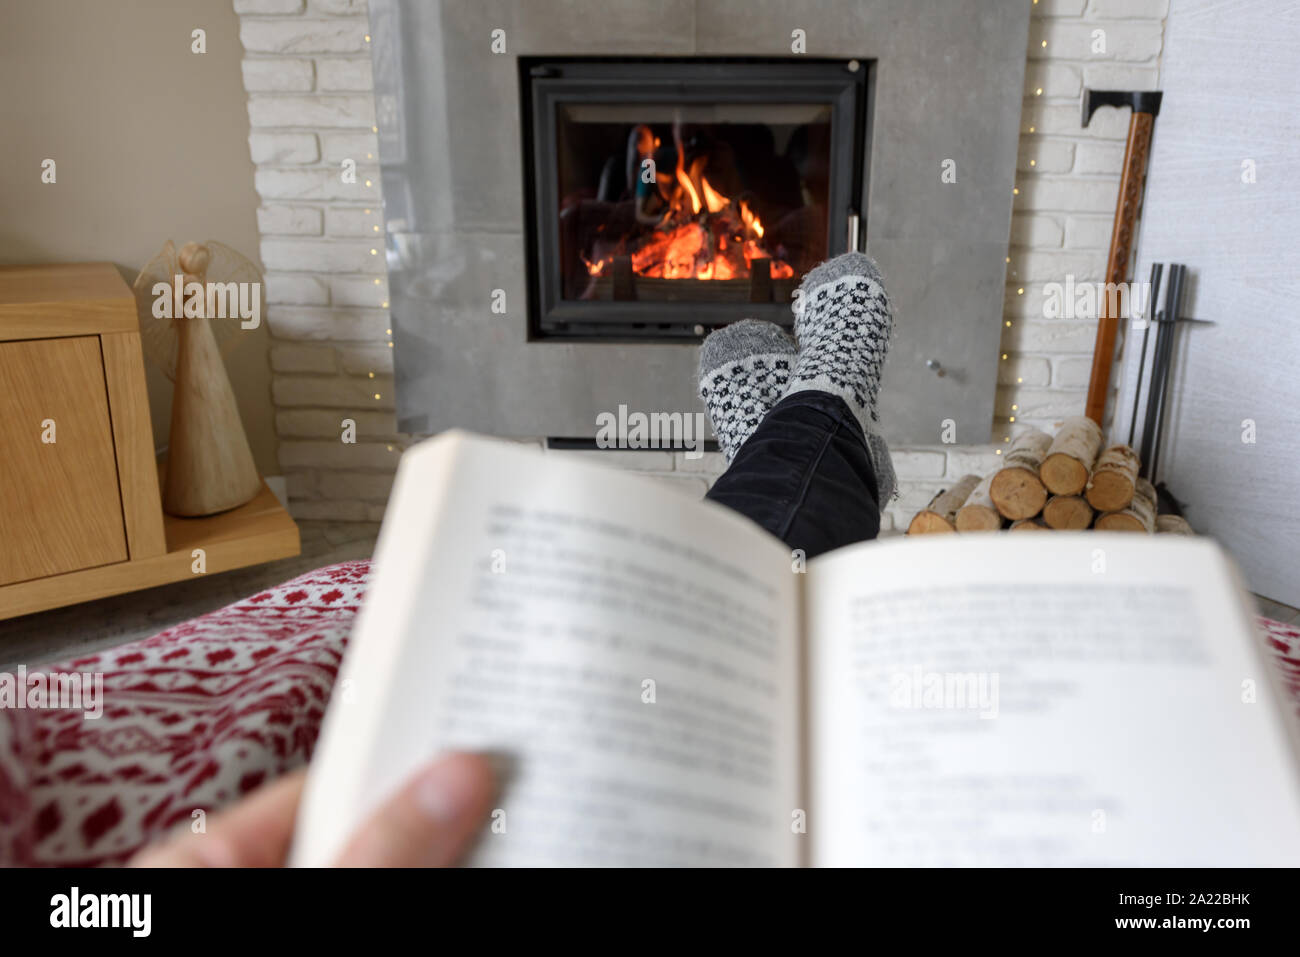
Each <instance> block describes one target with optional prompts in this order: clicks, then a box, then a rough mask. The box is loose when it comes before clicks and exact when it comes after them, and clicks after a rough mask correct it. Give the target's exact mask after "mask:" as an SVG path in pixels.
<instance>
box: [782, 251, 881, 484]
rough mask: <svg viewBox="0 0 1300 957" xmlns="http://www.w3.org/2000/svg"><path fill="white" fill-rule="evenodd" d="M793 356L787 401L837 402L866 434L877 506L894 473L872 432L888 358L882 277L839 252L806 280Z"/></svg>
mask: <svg viewBox="0 0 1300 957" xmlns="http://www.w3.org/2000/svg"><path fill="white" fill-rule="evenodd" d="M794 313H795V319H794V329H795V336H796V338H797V339H798V341H799V357H798V360H797V361H796V363H795V367H794V374H793V375H792V376H791V377H790V384H789V386H787V387H786V392H785V394H786V395H791V394H793V393H796V392H829V393H831V394H832V395H838V396H839V397H840V398H842V399H843V400H844V402H845V403H846V404H847V405H848V407H849V410H850V411H851V412H852V413H853V414H854V416H856V417H857V420H858V422H859V424H861V426H862V431H863V432H864V433H866V437H867V446H868V449H869V451H870V452H871V460H872V464H873V465H874V466H875V470H876V481H877V484H878V486H879V492H880V503H879V504H880V506H881V508H883V507H884V505H885V503H886V502H887V501H888V500H889V499H890V498H891V497H892V496H893V494H894V467H893V462H892V461H891V460H890V457H889V448H888V447H887V446H886V445H885V440H884V439H883V438H882V437H881V436H880V434H879V431H878V419H877V416H876V396H877V395H878V393H879V391H880V372H881V369H882V367H883V366H884V364H885V356H886V355H888V353H889V337H890V334H891V333H892V332H893V328H894V316H893V310H892V308H891V306H890V304H889V298H888V296H887V295H886V294H885V287H884V286H883V285H882V284H881V278H880V270H879V269H878V268H877V266H876V264H875V263H874V262H873V261H872V260H871V257H869V256H867V255H865V254H863V253H844V254H843V255H841V256H836V257H835V258H834V259H832V260H829V261H828V262H824V263H822V264H821V265H820V266H818V267H817V268H816V269H814V270H812V271H811V272H810V273H808V274H807V275H806V276H804V279H803V282H802V283H800V285H799V295H797V296H796V297H795V310H794Z"/></svg>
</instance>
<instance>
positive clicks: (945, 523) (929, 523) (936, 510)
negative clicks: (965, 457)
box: [907, 475, 980, 535]
mask: <svg viewBox="0 0 1300 957" xmlns="http://www.w3.org/2000/svg"><path fill="white" fill-rule="evenodd" d="M979 481H980V477H979V476H978V475H966V476H963V477H962V479H961V481H960V482H958V483H957V484H956V485H954V486H953V487H952V488H950V489H944V490H943V491H942V492H940V493H939V494H938V495H936V496H935V497H934V498H932V499H930V504H929V505H927V506H926V507H925V508H923V509H921V511H919V512H917V513H916V517H915V518H913V519H912V523H911V524H910V525H908V526H907V534H909V535H933V534H935V533H942V532H955V531H957V510H958V509H959V508H961V507H962V505H964V504H965V503H966V499H967V497H968V496H969V495H970V493H971V492H973V491H974V490H975V486H976V485H978V484H979Z"/></svg>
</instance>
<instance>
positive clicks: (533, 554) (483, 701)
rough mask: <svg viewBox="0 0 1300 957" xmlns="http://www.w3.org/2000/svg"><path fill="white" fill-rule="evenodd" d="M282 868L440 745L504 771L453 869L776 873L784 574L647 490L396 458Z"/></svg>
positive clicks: (672, 497)
mask: <svg viewBox="0 0 1300 957" xmlns="http://www.w3.org/2000/svg"><path fill="white" fill-rule="evenodd" d="M376 568H377V571H376V573H375V576H376V577H375V580H374V582H373V584H372V587H371V590H370V592H369V594H368V595H367V597H366V602H365V605H364V608H363V610H362V613H361V616H360V619H359V622H358V626H357V629H356V632H355V633H354V636H353V639H352V643H351V646H350V647H349V649H348V654H347V659H346V661H345V665H344V669H343V671H342V673H341V675H340V683H339V688H338V689H336V691H335V693H334V696H333V699H332V700H331V704H330V710H329V713H328V715H327V718H326V723H325V726H324V729H323V736H322V740H321V744H320V747H319V749H318V751H317V754H316V756H315V758H314V759H313V766H312V772H311V778H310V781H309V785H308V794H307V798H306V802H305V806H304V811H303V814H302V815H301V817H300V819H299V829H298V838H297V847H296V849H295V854H294V860H295V862H296V863H301V864H309V865H320V864H325V863H328V862H329V861H331V860H332V859H333V858H334V857H335V855H336V854H337V853H338V851H339V850H340V849H341V848H342V842H343V841H344V840H345V839H346V838H347V837H348V835H350V833H351V832H352V830H353V829H354V828H355V827H356V825H357V824H358V823H359V822H360V821H361V820H362V818H363V816H364V815H365V814H366V813H368V812H369V811H370V810H372V809H373V808H375V807H376V806H377V805H378V803H379V802H380V801H381V800H382V799H383V798H384V797H385V796H387V795H388V794H390V793H392V792H393V791H394V790H395V789H396V788H397V787H398V786H399V785H400V784H401V783H402V782H403V781H404V780H405V779H406V778H407V777H408V775H409V774H411V773H412V772H414V771H415V770H416V769H417V768H418V767H419V766H420V765H422V764H423V763H424V762H426V761H427V760H429V759H430V758H432V757H433V756H434V755H436V754H438V753H439V752H442V751H444V750H447V749H458V750H468V751H480V752H488V753H490V754H491V755H493V756H495V757H496V758H497V763H498V767H499V769H500V771H501V774H502V775H503V781H504V786H503V791H502V794H501V796H500V798H499V801H498V808H497V812H496V813H495V814H494V815H493V819H492V820H491V821H490V822H487V823H486V825H485V829H484V832H483V835H482V838H481V839H480V841H479V843H478V847H477V850H476V851H475V853H474V854H473V857H472V860H471V861H470V862H469V863H473V864H481V865H556V864H559V865H579V864H602V865H648V866H653V865H677V864H692V865H790V864H794V863H796V862H797V859H796V853H797V851H798V845H797V843H796V840H795V838H794V837H793V835H792V833H791V826H790V821H791V813H792V810H793V809H794V807H795V804H796V794H797V790H798V754H797V747H798V734H797V715H798V711H797V694H798V685H799V681H798V675H797V663H798V657H797V647H798V645H797V639H796V630H797V628H798V621H799V612H798V595H797V587H798V579H799V578H801V577H802V576H795V575H793V574H791V572H790V564H789V553H788V551H787V550H786V549H785V547H784V546H783V545H782V544H781V543H780V542H779V541H777V540H776V539H774V538H772V537H770V536H769V535H767V533H766V532H763V531H762V530H760V529H759V528H758V527H757V526H754V525H751V524H750V523H749V522H748V521H747V520H745V519H743V518H741V517H740V516H738V515H736V514H734V513H732V512H730V511H728V510H726V509H724V508H722V507H720V506H716V505H713V504H712V503H701V502H696V501H692V500H691V499H690V498H689V497H687V496H684V495H682V494H681V493H679V492H676V491H673V490H670V489H666V488H662V487H661V486H659V485H658V484H656V483H655V482H654V481H653V480H651V479H648V478H646V477H644V476H637V475H634V474H629V473H624V472H620V471H617V470H615V469H610V468H608V467H604V466H597V465H591V464H588V463H582V462H579V461H575V460H573V459H566V458H562V457H560V456H555V455H543V454H542V453H541V452H540V451H538V450H536V449H526V448H523V447H521V446H518V445H514V444H511V443H504V442H495V441H490V440H485V439H477V438H471V437H466V436H464V435H463V434H461V435H453V436H448V437H443V438H440V439H436V440H433V441H431V442H427V443H424V444H422V445H421V446H419V447H417V448H416V449H413V450H411V451H409V452H407V453H406V455H405V456H404V457H403V461H402V465H401V469H400V471H399V474H398V478H397V483H396V486H395V488H394V492H393V497H392V502H391V504H390V506H389V510H388V513H387V515H386V516H385V521H384V527H383V530H382V533H381V536H380V540H379V545H378V550H377V553H376Z"/></svg>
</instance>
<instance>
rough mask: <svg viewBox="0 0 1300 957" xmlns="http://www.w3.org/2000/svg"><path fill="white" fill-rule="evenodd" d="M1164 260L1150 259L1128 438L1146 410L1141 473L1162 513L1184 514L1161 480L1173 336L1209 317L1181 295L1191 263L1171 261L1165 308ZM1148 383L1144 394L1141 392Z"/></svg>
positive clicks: (1141, 447) (1139, 454) (1183, 292)
mask: <svg viewBox="0 0 1300 957" xmlns="http://www.w3.org/2000/svg"><path fill="white" fill-rule="evenodd" d="M1164 271H1165V266H1164V263H1152V265H1151V281H1150V287H1151V301H1150V302H1149V303H1148V304H1147V307H1146V310H1145V314H1146V317H1147V322H1146V324H1145V328H1144V329H1143V330H1142V349H1141V351H1140V353H1139V355H1138V364H1137V382H1136V383H1135V384H1134V389H1133V412H1132V416H1131V418H1130V419H1129V428H1128V444H1129V446H1130V447H1133V442H1134V439H1135V438H1136V436H1137V421H1138V415H1139V412H1140V413H1141V414H1142V442H1141V446H1140V448H1139V451H1138V456H1139V460H1140V461H1141V463H1142V465H1141V471H1140V472H1139V474H1140V475H1141V476H1142V477H1143V478H1145V479H1147V481H1149V482H1151V484H1152V485H1154V486H1155V489H1156V493H1157V496H1158V502H1159V512H1160V513H1161V514H1173V515H1181V514H1182V511H1181V508H1180V506H1179V503H1178V501H1177V500H1176V499H1175V498H1174V496H1173V494H1172V493H1171V492H1170V491H1169V489H1168V487H1167V486H1166V485H1165V484H1164V483H1163V482H1161V481H1160V480H1159V468H1160V448H1161V443H1162V440H1163V437H1164V429H1165V421H1166V419H1168V417H1169V410H1168V406H1169V379H1170V372H1171V366H1172V364H1173V355H1174V342H1175V338H1176V336H1177V335H1178V328H1179V326H1180V325H1181V324H1185V323H1205V324H1207V325H1208V324H1210V323H1209V322H1208V321H1207V320H1204V319H1192V318H1190V317H1188V316H1184V315H1183V299H1184V295H1185V292H1186V284H1187V267H1186V266H1184V265H1182V264H1180V263H1171V264H1170V266H1169V275H1168V278H1167V279H1166V280H1165V294H1164V303H1165V305H1164V308H1163V309H1161V308H1160V282H1161V279H1162V278H1164ZM1152 324H1154V325H1155V327H1156V335H1155V345H1154V347H1153V349H1152V354H1151V370H1150V374H1149V376H1148V374H1147V346H1148V344H1149V339H1150V336H1151V326H1152ZM1144 382H1145V384H1146V396H1145V399H1144V398H1143V395H1142V387H1143V384H1144Z"/></svg>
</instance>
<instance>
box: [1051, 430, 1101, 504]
mask: <svg viewBox="0 0 1300 957" xmlns="http://www.w3.org/2000/svg"><path fill="white" fill-rule="evenodd" d="M1100 449H1101V426H1099V425H1098V424H1097V423H1096V422H1094V421H1092V419H1090V418H1088V417H1087V416H1083V415H1077V416H1074V417H1073V418H1069V419H1066V420H1065V422H1064V423H1062V425H1061V428H1060V431H1058V432H1057V433H1056V438H1055V439H1053V440H1052V444H1051V446H1050V447H1049V448H1048V450H1047V455H1046V456H1045V457H1044V458H1043V464H1042V466H1041V467H1040V468H1039V470H1038V475H1039V478H1041V479H1042V480H1043V484H1044V485H1046V486H1047V490H1048V491H1049V492H1051V493H1052V494H1053V495H1078V494H1079V493H1080V492H1082V491H1083V487H1084V486H1085V485H1087V484H1088V475H1089V473H1090V472H1091V471H1092V465H1093V463H1094V462H1095V461H1096V460H1097V452H1098V450H1100Z"/></svg>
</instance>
